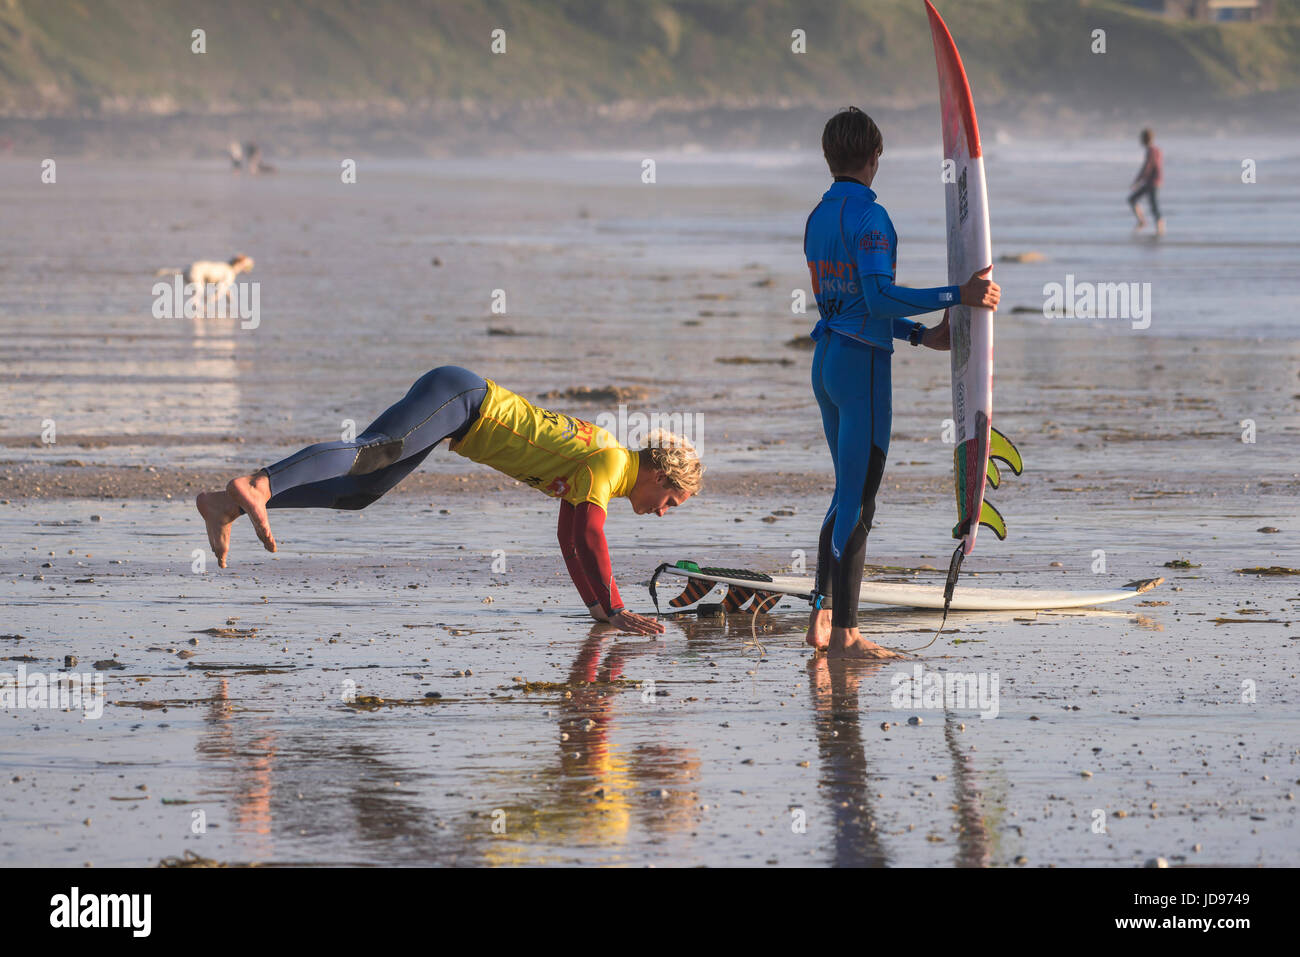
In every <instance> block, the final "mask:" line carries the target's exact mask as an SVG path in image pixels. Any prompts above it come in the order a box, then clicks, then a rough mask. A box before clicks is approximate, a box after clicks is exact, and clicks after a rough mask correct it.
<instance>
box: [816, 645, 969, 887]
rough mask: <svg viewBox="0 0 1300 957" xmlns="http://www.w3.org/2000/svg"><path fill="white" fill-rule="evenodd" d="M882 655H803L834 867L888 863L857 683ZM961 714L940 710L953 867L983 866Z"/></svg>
mask: <svg viewBox="0 0 1300 957" xmlns="http://www.w3.org/2000/svg"><path fill="white" fill-rule="evenodd" d="M885 667H886V665H885V663H884V662H854V661H844V660H840V659H835V660H828V659H826V658H825V657H822V656H820V655H819V656H817V657H816V658H814V659H812V661H810V662H809V663H808V676H809V690H810V693H811V695H812V707H813V724H814V727H815V729H816V735H817V752H818V756H819V758H820V760H821V769H822V774H821V785H822V787H823V789H824V790H825V791H826V795H827V802H828V807H829V810H830V813H831V817H832V819H833V820H834V822H835V833H834V838H833V856H832V861H831V862H832V863H833V864H834V865H835V866H837V867H888V866H889V865H890V863H891V857H890V854H889V852H888V851H887V849H886V848H885V847H884V844H883V842H882V841H881V835H880V831H879V829H878V826H877V822H876V816H875V812H874V809H873V805H872V790H873V789H872V788H871V787H870V786H869V785H870V780H869V776H868V771H867V758H866V749H865V745H864V742H863V738H862V725H861V713H860V710H859V686H860V685H861V683H862V679H863V678H865V677H867V676H869V675H877V674H879V673H880V672H881V671H882V670H883V669H884V668H885ZM959 724H960V721H959V719H958V718H956V717H954V715H953V714H952V713H951V712H947V711H945V714H944V741H945V743H946V745H947V750H948V753H949V756H950V757H951V759H952V776H951V777H952V784H953V802H954V803H953V804H952V805H951V808H952V811H953V812H954V814H955V815H956V827H955V828H954V830H955V831H956V833H957V856H956V859H955V860H954V861H953V863H954V864H955V865H956V866H958V867H986V866H988V863H989V830H988V827H987V825H986V822H985V820H984V812H983V808H982V804H981V797H982V795H981V793H980V791H979V789H978V784H977V772H976V771H975V769H974V767H973V765H972V761H971V758H970V755H969V753H963V752H962V750H961V745H960V743H959V740H958V734H959V731H958V725H959Z"/></svg>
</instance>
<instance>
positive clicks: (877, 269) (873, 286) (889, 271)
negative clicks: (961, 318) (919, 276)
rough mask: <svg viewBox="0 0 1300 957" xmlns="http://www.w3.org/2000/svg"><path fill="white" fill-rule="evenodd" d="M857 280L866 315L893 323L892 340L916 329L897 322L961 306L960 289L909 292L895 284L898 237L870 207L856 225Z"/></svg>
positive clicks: (885, 217) (884, 217)
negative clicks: (864, 303) (890, 320)
mask: <svg viewBox="0 0 1300 957" xmlns="http://www.w3.org/2000/svg"><path fill="white" fill-rule="evenodd" d="M857 234H858V248H857V251H856V255H857V260H858V276H859V277H860V278H861V281H862V298H863V300H864V301H865V302H866V304H867V311H868V313H870V315H872V316H873V317H875V318H879V319H892V320H894V322H893V331H894V338H895V339H906V338H907V336H908V334H909V333H910V332H911V331H912V329H913V327H914V326H915V325H916V323H914V322H900V321H899V320H901V319H904V318H906V317H907V316H919V315H921V314H922V313H926V312H938V311H939V310H940V309H946V308H948V307H949V306H955V305H957V304H958V303H959V302H961V287H959V286H935V287H934V288H931V289H909V288H907V287H904V286H898V285H895V284H894V264H895V262H896V249H895V246H896V245H897V233H895V232H894V226H893V224H892V223H891V222H890V221H889V216H888V215H887V214H886V213H885V211H884V210H883V209H881V208H880V207H879V206H874V205H873V206H872V208H871V209H870V210H868V212H867V213H866V214H865V215H864V216H863V217H862V220H861V222H860V223H859V225H858V231H857Z"/></svg>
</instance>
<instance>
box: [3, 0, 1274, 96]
mask: <svg viewBox="0 0 1300 957" xmlns="http://www.w3.org/2000/svg"><path fill="white" fill-rule="evenodd" d="M938 6H939V8H940V10H941V11H942V12H943V13H944V15H945V17H946V18H947V21H948V24H949V26H950V28H951V29H952V31H953V34H954V36H955V37H956V38H957V42H958V45H959V47H960V48H961V49H962V51H963V55H964V57H965V59H966V64H967V70H968V72H969V73H970V75H971V79H972V83H973V85H974V86H975V87H976V89H977V92H978V94H979V96H980V99H981V102H982V103H990V102H997V101H998V100H999V99H1002V98H1009V97H1038V98H1042V99H1053V100H1058V101H1061V102H1063V103H1067V104H1069V105H1070V107H1071V108H1077V109H1105V108H1107V106H1108V105H1109V104H1113V103H1114V102H1116V101H1124V102H1131V101H1133V100H1134V98H1139V99H1143V100H1146V101H1149V102H1150V103H1151V105H1153V106H1158V105H1160V104H1161V103H1173V102H1175V101H1178V100H1183V101H1185V100H1187V99H1188V98H1193V97H1195V98H1201V99H1212V100H1215V101H1232V100H1234V99H1237V98H1242V97H1248V96H1250V95H1252V94H1259V93H1268V92H1271V91H1282V92H1284V93H1285V92H1287V91H1293V90H1297V89H1300V2H1297V0H1285V2H1283V3H1282V4H1280V8H1279V19H1278V20H1277V21H1276V22H1273V23H1268V24H1262V25H1252V24H1233V25H1210V24H1191V23H1174V22H1169V21H1166V20H1163V19H1161V18H1159V17H1156V16H1152V15H1149V14H1146V13H1143V12H1141V11H1139V10H1135V9H1133V8H1131V7H1129V6H1128V5H1126V4H1123V3H1120V2H1118V0H1095V2H1092V3H1087V2H1084V0H941V2H940V3H939V4H938ZM198 28H201V29H203V30H204V31H206V43H207V52H206V53H203V54H195V53H192V52H191V50H190V47H191V31H193V30H195V29H198ZM497 28H499V29H503V30H505V31H506V44H507V48H506V53H505V54H504V55H493V54H492V53H491V52H490V50H489V43H490V36H491V32H492V31H493V30H494V29H497ZM796 29H801V30H804V31H806V35H807V44H808V52H807V53H805V54H795V53H793V52H791V31H793V30H796ZM1094 29H1104V30H1105V31H1106V34H1107V48H1108V49H1107V52H1106V54H1104V55H1096V54H1094V53H1092V52H1091V50H1090V44H1091V38H1090V37H1091V32H1092V30H1094ZM934 84H935V79H934V60H933V54H932V52H931V47H930V40H929V34H928V30H927V27H926V24H925V14H924V8H923V5H922V3H921V0H800V2H795V0H748V2H746V0H607V2H599V0H532V2H524V0H436V2H434V0H314V2H309V0H0V114H4V115H8V116H11V117H12V116H15V115H24V116H29V117H30V116H56V115H62V116H94V115H100V116H104V115H120V114H122V113H137V114H154V115H168V114H177V113H191V114H192V113H208V114H220V113H235V112H247V111H257V110H285V109H292V110H294V111H297V112H303V113H311V112H319V111H322V110H324V111H332V110H343V109H353V110H387V111H400V110H404V109H408V108H410V107H411V106H413V105H414V106H419V105H421V104H432V103H448V102H453V103H459V104H461V105H462V106H471V107H472V108H473V109H476V110H479V111H485V112H486V113H488V114H490V113H491V112H492V111H493V110H494V109H504V108H506V107H510V108H518V107H519V105H520V104H534V105H540V106H544V105H547V104H550V105H555V104H585V105H588V106H591V105H594V104H620V105H621V109H623V110H625V111H632V112H635V110H636V109H637V108H638V107H637V104H638V103H648V102H665V101H666V102H678V103H682V104H691V105H693V106H742V107H743V106H745V105H751V106H752V105H755V104H776V105H782V104H784V105H790V104H795V103H828V102H841V101H843V102H847V101H850V100H852V101H855V102H858V101H865V102H869V103H871V104H875V105H881V106H887V107H892V108H899V109H905V108H907V107H910V106H914V105H918V104H921V103H928V102H930V100H931V99H932V97H933V89H934Z"/></svg>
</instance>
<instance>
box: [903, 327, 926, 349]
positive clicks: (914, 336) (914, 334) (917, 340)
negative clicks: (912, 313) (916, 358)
mask: <svg viewBox="0 0 1300 957" xmlns="http://www.w3.org/2000/svg"><path fill="white" fill-rule="evenodd" d="M924 335H925V326H923V325H922V324H921V323H919V322H918V323H917V324H916V325H914V326H912V331H911V332H909V333H908V334H907V341H908V342H910V343H911V344H912V345H914V346H919V345H920V344H921V338H922V337H923V336H924Z"/></svg>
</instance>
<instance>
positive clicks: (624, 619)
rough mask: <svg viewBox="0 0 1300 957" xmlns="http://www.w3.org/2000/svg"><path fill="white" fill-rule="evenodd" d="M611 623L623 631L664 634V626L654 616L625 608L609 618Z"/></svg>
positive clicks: (639, 633)
mask: <svg viewBox="0 0 1300 957" xmlns="http://www.w3.org/2000/svg"><path fill="white" fill-rule="evenodd" d="M609 623H610V624H611V625H614V626H616V627H618V628H621V629H622V630H623V631H630V632H632V634H634V635H660V634H663V630H664V626H663V625H661V624H659V622H657V621H655V620H654V619H653V618H647V617H646V616H645V615H638V614H637V613H636V612H634V611H628V610H627V609H626V608H624V609H623V610H622V611H620V612H619V613H618V614H617V615H615V616H614V617H612V618H611V619H610V620H609Z"/></svg>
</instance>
